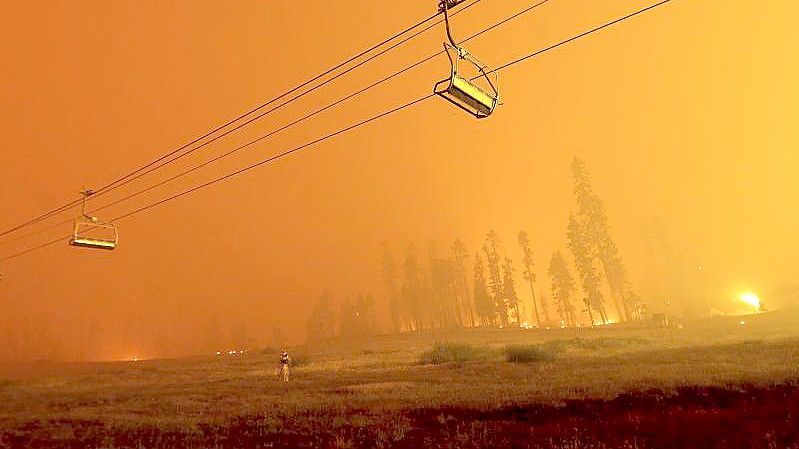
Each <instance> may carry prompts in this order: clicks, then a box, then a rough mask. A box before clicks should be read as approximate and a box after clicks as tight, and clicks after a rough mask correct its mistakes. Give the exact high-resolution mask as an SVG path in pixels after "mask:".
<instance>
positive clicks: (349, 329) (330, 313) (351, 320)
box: [306, 289, 380, 340]
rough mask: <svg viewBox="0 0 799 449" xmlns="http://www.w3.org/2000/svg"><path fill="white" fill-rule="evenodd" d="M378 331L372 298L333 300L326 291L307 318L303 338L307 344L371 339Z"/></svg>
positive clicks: (362, 296) (375, 310)
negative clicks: (362, 337) (328, 340)
mask: <svg viewBox="0 0 799 449" xmlns="http://www.w3.org/2000/svg"><path fill="white" fill-rule="evenodd" d="M379 330H380V329H379V325H378V320H377V309H376V306H375V301H374V299H373V298H372V295H368V294H367V295H366V296H364V295H358V296H357V297H356V298H355V299H354V300H353V299H351V298H347V297H344V298H341V299H340V300H336V299H334V297H333V295H332V293H331V292H330V290H328V289H325V291H324V292H323V293H322V296H321V297H320V298H319V300H318V301H317V302H316V305H315V306H314V308H313V310H312V312H311V316H310V317H309V318H308V323H307V329H306V335H307V336H308V339H309V340H316V339H325V338H331V337H335V336H343V337H353V336H363V335H371V334H374V333H377V332H378V331H379Z"/></svg>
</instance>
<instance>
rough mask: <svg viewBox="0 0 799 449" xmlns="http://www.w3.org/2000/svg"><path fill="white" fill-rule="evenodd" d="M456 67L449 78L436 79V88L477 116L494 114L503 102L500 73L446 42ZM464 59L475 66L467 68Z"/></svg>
mask: <svg viewBox="0 0 799 449" xmlns="http://www.w3.org/2000/svg"><path fill="white" fill-rule="evenodd" d="M444 49H445V50H446V53H447V56H448V57H449V60H450V64H451V66H452V70H451V72H450V76H449V78H447V79H444V80H441V81H439V82H438V83H436V85H435V87H434V88H433V91H434V92H435V93H436V94H437V95H439V96H440V97H442V98H444V99H445V100H447V101H449V102H450V103H453V104H454V105H456V106H458V107H459V108H461V109H463V110H465V111H466V112H468V113H470V114H472V115H474V116H475V117H477V118H486V117H488V116H490V115H491V114H492V113H493V112H494V109H496V107H497V105H498V104H499V91H498V90H497V85H498V81H499V80H498V78H499V77H498V76H497V74H496V72H492V71H490V70H489V69H488V67H487V66H486V65H485V64H483V63H482V62H480V61H479V60H478V59H477V58H475V57H474V56H472V55H471V54H469V52H468V51H467V50H466V49H464V48H462V47H456V46H453V45H450V44H446V43H445V44H444ZM461 61H463V62H465V63H467V64H468V65H469V66H471V68H472V69H471V70H467V71H464V70H462V69H463V67H462V66H461V64H460V63H461Z"/></svg>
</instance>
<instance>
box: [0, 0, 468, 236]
mask: <svg viewBox="0 0 799 449" xmlns="http://www.w3.org/2000/svg"><path fill="white" fill-rule="evenodd" d="M481 1H482V0H473V2H472V3H470V4H468V5H466V6H464V7H463V8H461V9H460V10H459V11H458V12H461V11H464V10H466V9H468V8H469V7H471V6H473V5H475V4H477V3H479V2H481ZM439 14H441V13H440V12H437V13H435V14H433V15H432V16H430V17H427V18H426V19H424V20H422V21H420V22H418V23H416V24H414V25H412V26H410V27H408V28H406V29H405V30H402V31H400V32H398V33H396V34H394V35H393V36H391V37H389V38H387V39H385V40H383V41H382V42H380V43H378V44H375V45H373V46H372V47H370V48H368V49H366V50H364V51H362V52H360V53H358V54H357V55H355V56H352V57H350V58H349V59H347V60H346V61H344V62H341V63H339V64H337V65H336V66H334V67H332V68H330V69H328V70H325V71H324V72H322V73H321V74H319V75H316V76H314V77H313V78H311V79H309V80H307V81H305V82H303V83H301V84H299V85H298V86H296V87H293V88H292V89H290V90H288V91H286V92H284V93H282V94H280V95H278V96H277V97H274V98H272V99H271V100H269V101H267V102H265V103H262V104H261V105H259V106H257V107H256V108H254V109H251V110H249V111H247V112H245V113H243V114H241V115H239V116H238V117H236V118H234V119H232V120H229V121H228V122H226V123H224V124H223V125H221V126H218V127H216V128H214V129H212V130H211V131H209V132H207V133H205V134H203V135H201V136H200V137H197V138H195V139H194V140H192V141H190V142H189V143H186V144H184V145H182V146H180V147H178V148H177V149H175V150H173V151H171V152H169V153H166V154H164V155H162V156H160V157H158V158H157V159H155V160H153V161H151V162H149V163H147V164H146V165H144V166H142V167H139V168H137V169H136V170H134V171H132V172H130V173H127V174H125V175H124V176H122V177H120V178H118V179H116V180H114V181H112V182H110V183H108V184H106V185H104V186H102V187H101V188H99V189H97V190H96V191H95V195H94V196H95V197H96V196H99V195H101V194H103V193H104V192H107V191H110V190H113V189H115V188H117V187H120V186H122V185H124V184H127V183H128V182H130V181H133V180H135V179H138V178H139V177H141V176H144V175H145V174H147V173H150V172H152V171H154V170H155V169H158V168H160V167H163V166H164V165H167V164H168V163H171V162H173V161H174V160H177V159H179V158H180V157H183V156H179V157H177V158H173V159H171V160H169V161H167V162H165V163H163V164H161V165H157V164H159V163H161V162H162V161H164V160H166V159H168V158H170V157H172V156H174V155H176V154H178V153H180V152H181V151H183V150H185V149H187V148H188V147H190V146H192V145H194V144H197V143H199V142H201V141H202V140H204V139H206V138H208V137H210V136H212V135H214V134H216V133H217V132H219V131H221V130H223V129H225V128H227V127H229V126H231V125H233V124H235V123H236V122H239V121H240V120H242V119H244V118H246V117H248V116H250V115H252V114H254V113H256V112H258V111H260V110H261V109H263V108H265V107H266V106H268V105H270V104H272V103H275V102H276V101H278V100H280V99H282V98H285V97H287V96H289V95H291V94H292V93H294V92H296V91H298V90H300V89H302V88H304V87H306V86H308V85H309V84H311V83H313V82H315V81H318V80H319V79H321V78H323V77H325V76H327V75H329V74H330V73H332V72H334V71H336V70H338V69H340V68H342V67H344V66H346V65H347V64H349V63H351V62H353V61H355V60H357V59H359V58H361V57H363V56H365V55H367V54H368V53H371V52H372V51H374V50H376V49H378V48H380V47H382V46H384V45H386V44H388V43H389V42H391V41H393V40H395V39H397V38H398V37H400V36H402V35H404V34H407V33H409V32H410V31H412V30H414V29H416V28H418V27H420V26H422V25H424V24H425V23H427V22H429V21H430V20H432V19H434V18H435V17H437V16H438V15H439ZM453 15H454V14H453ZM438 23H441V21H438V22H436V23H435V24H433V25H431V26H429V27H427V28H425V30H423V31H422V32H424V31H427V30H429V29H430V28H432V27H433V26H435V25H436V24H438ZM419 34H421V32H419V33H416V34H414V35H413V36H412V37H415V36H418V35H419ZM408 40H409V39H405V40H403V41H402V42H403V43H404V42H407V41H408ZM396 47H397V45H395V46H392V47H390V48H388V49H385V50H383V51H381V52H380V53H378V54H377V55H375V56H372V57H371V58H369V59H367V60H366V61H363V62H361V63H359V64H358V65H356V66H355V67H353V68H350V69H349V70H347V71H345V72H343V73H341V74H338V75H336V76H334V77H332V78H330V79H328V80H325V81H324V82H322V83H321V84H319V85H317V86H315V87H313V88H312V89H310V90H307V91H305V92H303V93H302V94H300V95H297V96H295V97H293V98H292V99H291V100H289V101H287V102H285V103H283V104H282V105H280V106H278V107H276V108H272V109H270V110H269V111H267V112H266V113H262V114H261V115H259V116H257V117H256V118H255V119H252V120H248V121H246V122H245V123H244V124H241V125H239V126H237V127H235V128H234V129H233V130H230V131H228V132H226V133H224V134H223V135H222V136H218V137H217V138H215V139H213V140H211V141H209V142H206V143H204V144H202V145H200V146H199V147H197V148H195V149H193V150H190V151H189V152H188V153H185V154H189V153H191V152H194V151H196V150H198V149H199V148H202V147H204V146H206V145H207V144H209V143H211V142H213V141H215V140H217V139H218V138H221V137H223V136H225V135H228V134H230V133H231V132H233V131H235V130H238V129H240V128H241V127H243V126H246V125H247V124H249V123H252V122H253V121H255V120H257V119H259V118H261V117H263V116H265V115H267V114H269V113H271V112H274V111H275V110H277V109H279V108H281V107H283V106H285V105H286V104H288V103H291V102H293V101H295V100H297V99H299V98H301V97H303V96H305V95H307V94H309V93H311V92H313V91H314V90H316V89H318V88H320V87H322V86H324V85H326V84H328V83H330V82H332V81H333V80H335V79H337V78H339V77H341V76H343V75H344V74H346V73H349V72H350V71H352V70H354V69H355V68H357V67H360V66H362V65H363V64H365V63H367V62H369V61H371V60H373V59H374V58H376V57H377V56H380V55H382V54H385V53H386V52H388V51H390V50H392V49H393V48H396ZM185 154H184V155H185ZM156 165H157V166H156ZM153 166H156V168H155V169H151V170H148V171H146V172H145V173H141V172H143V171H145V170H147V169H148V168H150V167H153ZM81 202H82V199H77V200H73V201H70V202H68V203H66V204H64V205H63V206H59V207H57V208H55V209H52V210H50V211H48V212H45V213H43V214H41V215H38V216H36V217H34V218H33V219H31V220H28V221H26V222H24V223H21V224H19V225H17V226H14V227H12V228H10V229H7V230H5V231H2V232H0V237H2V236H5V235H8V234H10V233H12V232H15V231H17V230H19V229H22V228H24V227H27V226H30V225H33V224H35V223H38V222H39V221H42V220H45V219H47V218H49V217H51V216H53V215H55V214H58V213H61V212H64V211H66V210H69V209H71V208H73V207H75V206H77V205H79V204H81Z"/></svg>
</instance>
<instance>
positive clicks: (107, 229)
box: [69, 190, 119, 250]
mask: <svg viewBox="0 0 799 449" xmlns="http://www.w3.org/2000/svg"><path fill="white" fill-rule="evenodd" d="M82 194H83V208H82V213H81V216H80V217H78V218H77V219H75V227H74V228H73V231H72V238H70V239H69V244H70V245H72V246H77V247H81V248H92V249H105V250H112V249H115V248H116V247H117V243H118V242H119V235H118V234H117V228H116V226H115V225H114V224H113V223H104V222H101V221H100V220H98V219H97V218H96V217H93V216H91V215H89V214H87V213H86V199H87V198H88V197H89V196H90V195H91V194H92V192H91V191H90V190H87V191H85V192H82Z"/></svg>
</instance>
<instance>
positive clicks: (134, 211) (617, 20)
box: [0, 0, 672, 261]
mask: <svg viewBox="0 0 799 449" xmlns="http://www.w3.org/2000/svg"><path fill="white" fill-rule="evenodd" d="M671 1H672V0H662V1H660V2H658V3H655V4H653V5H650V6H648V7H645V8H643V9H640V10H637V11H635V12H633V13H630V14H627V15H626V16H623V17H620V18H618V19H615V20H613V21H611V22H607V23H605V24H603V25H600V26H598V27H595V28H592V29H590V30H588V31H585V32H583V33H580V34H578V35H576V36H573V37H571V38H569V39H566V40H563V41H560V42H558V43H556V44H553V45H550V46H548V47H545V48H543V49H541V50H538V51H535V52H533V53H530V54H528V55H525V56H522V57H520V58H517V59H515V60H513V61H510V62H508V63H506V64H503V65H501V66H499V67H497V68H496V69H494V70H493V71H495V72H499V71H501V70H504V69H506V68H509V67H512V66H514V65H517V64H519V63H521V62H524V61H527V60H529V59H531V58H533V57H535V56H538V55H541V54H543V53H546V52H548V51H551V50H553V49H556V48H558V47H560V46H562V45H564V44H567V43H569V42H573V41H575V40H578V39H580V38H583V37H585V36H588V35H590V34H593V33H596V32H598V31H600V30H603V29H605V28H608V27H610V26H612V25H615V24H618V23H620V22H622V21H624V20H627V19H630V18H632V17H635V16H637V15H639V14H642V13H644V12H647V11H650V10H652V9H655V8H657V7H659V6H662V5H664V4H666V3H669V2H671ZM433 96H435V94H428V95H425V96H423V97H420V98H417V99H416V100H413V101H411V102H408V103H405V104H403V105H401V106H398V107H396V108H394V109H391V110H389V111H386V112H383V113H380V114H378V115H375V116H372V117H370V118H368V119H365V120H363V121H360V122H358V123H356V124H354V125H350V126H348V127H346V128H342V129H340V130H338V131H335V132H333V133H330V134H327V135H325V136H323V137H320V138H318V139H316V140H313V141H310V142H307V143H305V144H303V145H300V146H298V147H295V148H292V149H290V150H287V151H284V152H282V153H279V154H277V155H274V156H271V157H269V158H267V159H264V160H262V161H259V162H257V163H255V164H252V165H249V166H247V167H244V168H242V169H239V170H236V171H234V172H231V173H228V174H226V175H224V176H221V177H219V178H215V179H213V180H211V181H208V182H205V183H203V184H200V185H198V186H195V187H193V188H191V189H188V190H185V191H182V192H180V193H177V194H175V195H172V196H170V197H167V198H165V199H162V200H159V201H156V202H154V203H151V204H149V205H146V206H143V207H140V208H138V209H135V210H133V211H131V212H128V213H125V214H123V215H120V216H118V217H116V218H114V219H113V220H111V221H119V220H123V219H125V218H128V217H130V216H133V215H135V214H138V213H141V212H144V211H146V210H149V209H152V208H154V207H156V206H159V205H161V204H164V203H167V202H169V201H172V200H175V199H177V198H180V197H183V196H185V195H189V194H191V193H193V192H196V191H197V190H200V189H202V188H205V187H208V186H211V185H213V184H216V183H218V182H221V181H223V180H226V179H229V178H232V177H234V176H237V175H239V174H241V173H244V172H246V171H249V170H252V169H254V168H257V167H260V166H262V165H264V164H268V163H271V162H274V161H276V160H278V159H281V158H284V157H286V156H289V155H291V154H294V153H296V152H299V151H301V150H303V149H306V148H308V147H310V146H313V145H316V144H318V143H321V142H323V141H325V140H328V139H330V138H333V137H335V136H338V135H340V134H343V133H346V132H348V131H351V130H353V129H356V128H359V127H361V126H363V125H366V124H368V123H371V122H373V121H375V120H378V119H380V118H383V117H385V116H387V115H390V114H393V113H395V112H398V111H400V110H403V109H405V108H408V107H411V106H414V105H417V104H419V103H421V102H423V101H425V100H427V99H429V98H432V97H433ZM69 237H70V236H66V237H61V238H58V239H55V240H52V241H50V242H47V243H44V244H41V245H38V246H36V247H33V248H30V249H27V250H25V251H21V252H19V253H16V254H12V255H10V256H7V257H3V258H0V261H4V260H8V259H12V258H15V257H19V256H22V255H24V254H28V253H31V252H33V251H36V250H39V249H42V248H45V247H47V246H51V245H54V244H56V243H58V242H62V241H64V240H67V239H69Z"/></svg>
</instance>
